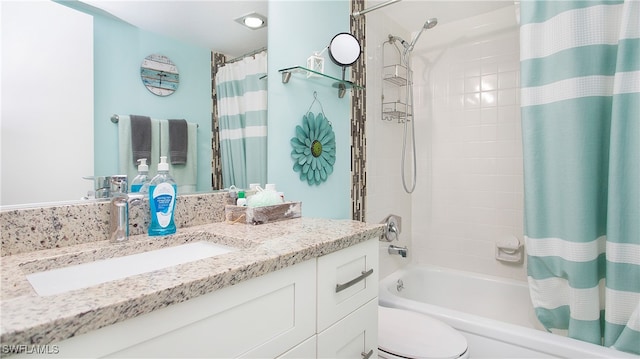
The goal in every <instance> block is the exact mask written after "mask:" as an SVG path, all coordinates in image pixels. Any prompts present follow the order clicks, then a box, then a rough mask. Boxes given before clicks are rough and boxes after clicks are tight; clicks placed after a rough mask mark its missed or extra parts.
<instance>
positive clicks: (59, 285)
mask: <svg viewBox="0 0 640 359" xmlns="http://www.w3.org/2000/svg"><path fill="white" fill-rule="evenodd" d="M236 250H237V249H236V248H233V247H229V246H225V245H221V244H216V243H211V242H204V241H202V242H194V243H187V244H182V245H178V246H174V247H167V248H162V249H156V250H152V251H148V252H143V253H138V254H132V255H128V256H122V257H116V258H109V259H101V260H97V261H93V262H89V263H83V264H77V265H72V266H68V267H64V268H57V269H51V270H47V271H43V272H37V273H33V274H29V275H27V280H28V281H29V283H31V286H32V287H33V289H35V291H36V293H38V294H39V295H54V294H60V293H64V292H67V291H70V290H74V289H80V288H86V287H90V286H93V285H97V284H101V283H106V282H109V281H112V280H117V279H122V278H126V277H130V276H133V275H136V274H142V273H148V272H153V271H155V270H159V269H163V268H167V267H171V266H175V265H178V264H183V263H188V262H193V261H196V260H199V259H204V258H208V257H214V256H218V255H221V254H225V253H229V252H233V251H236Z"/></svg>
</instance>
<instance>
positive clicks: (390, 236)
mask: <svg viewBox="0 0 640 359" xmlns="http://www.w3.org/2000/svg"><path fill="white" fill-rule="evenodd" d="M401 221H402V219H401V218H400V217H399V216H396V215H394V214H390V215H388V216H387V218H385V219H384V220H383V221H382V222H381V223H384V225H385V227H384V239H386V240H387V242H391V241H393V240H398V239H399V237H400V231H401V228H402V224H401Z"/></svg>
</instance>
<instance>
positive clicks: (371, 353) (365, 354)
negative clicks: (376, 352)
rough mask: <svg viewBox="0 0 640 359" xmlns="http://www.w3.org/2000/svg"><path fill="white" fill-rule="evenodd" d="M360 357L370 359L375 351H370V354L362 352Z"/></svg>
mask: <svg viewBox="0 0 640 359" xmlns="http://www.w3.org/2000/svg"><path fill="white" fill-rule="evenodd" d="M360 355H362V359H369V358H371V356H372V355H373V349H371V350H369V352H368V353H365V352H362V353H360Z"/></svg>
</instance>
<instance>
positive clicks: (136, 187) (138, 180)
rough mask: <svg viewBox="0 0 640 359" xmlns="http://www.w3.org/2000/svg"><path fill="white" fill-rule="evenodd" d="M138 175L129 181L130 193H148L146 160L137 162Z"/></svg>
mask: <svg viewBox="0 0 640 359" xmlns="http://www.w3.org/2000/svg"><path fill="white" fill-rule="evenodd" d="M138 163H139V164H138V175H137V176H135V177H134V178H133V180H132V181H131V192H132V193H133V192H140V193H147V192H148V191H149V180H150V178H149V166H148V165H147V159H146V158H141V159H139V160H138Z"/></svg>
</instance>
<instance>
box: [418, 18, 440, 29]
mask: <svg viewBox="0 0 640 359" xmlns="http://www.w3.org/2000/svg"><path fill="white" fill-rule="evenodd" d="M436 25H438V19H437V18H435V17H432V18H431V19H428V20H427V22H425V23H424V25H423V26H422V28H423V29H426V30H429V29H433V28H434V27H435V26H436Z"/></svg>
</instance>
